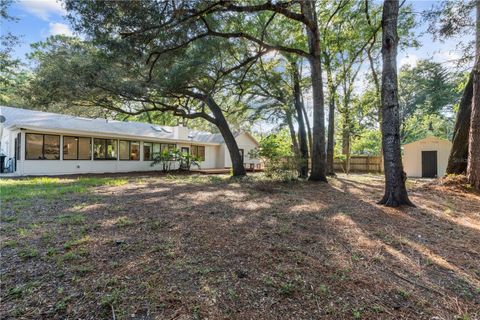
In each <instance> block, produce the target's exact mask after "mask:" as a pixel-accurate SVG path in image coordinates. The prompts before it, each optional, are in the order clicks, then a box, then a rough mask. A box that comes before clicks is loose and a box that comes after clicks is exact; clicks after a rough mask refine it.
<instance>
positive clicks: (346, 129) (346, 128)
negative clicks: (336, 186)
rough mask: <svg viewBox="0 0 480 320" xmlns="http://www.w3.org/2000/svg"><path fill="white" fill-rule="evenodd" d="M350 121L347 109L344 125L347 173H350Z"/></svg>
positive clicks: (343, 151) (344, 151) (343, 148)
mask: <svg viewBox="0 0 480 320" xmlns="http://www.w3.org/2000/svg"><path fill="white" fill-rule="evenodd" d="M349 122H350V119H349V114H348V109H345V121H344V123H343V130H342V131H343V132H342V153H343V154H344V155H345V173H346V174H349V173H350V158H351V157H350V154H351V148H350V124H349Z"/></svg>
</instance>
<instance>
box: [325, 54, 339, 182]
mask: <svg viewBox="0 0 480 320" xmlns="http://www.w3.org/2000/svg"><path fill="white" fill-rule="evenodd" d="M325 68H326V69H327V70H326V71H327V82H328V132H327V169H326V173H327V175H329V176H334V175H335V171H334V168H333V165H334V153H335V98H336V92H335V90H336V88H335V85H334V84H333V75H332V69H331V65H330V58H329V56H328V53H325Z"/></svg>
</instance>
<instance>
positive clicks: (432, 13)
mask: <svg viewBox="0 0 480 320" xmlns="http://www.w3.org/2000/svg"><path fill="white" fill-rule="evenodd" d="M474 11H475V0H442V1H438V2H437V3H435V5H433V6H432V8H430V9H429V10H425V11H424V12H423V13H422V15H423V17H424V18H425V20H426V21H427V22H428V27H427V31H428V32H429V33H431V34H432V35H433V36H434V39H435V40H440V41H443V40H445V39H452V38H455V37H458V38H459V39H461V40H460V41H459V43H458V44H457V48H458V49H460V50H461V52H462V56H461V57H460V58H459V59H458V60H457V64H458V66H461V67H463V66H464V65H465V63H468V62H471V61H472V60H473V59H474V57H475V52H474V50H475V39H474V35H475V14H474ZM459 36H460V37H459ZM469 36H471V37H469Z"/></svg>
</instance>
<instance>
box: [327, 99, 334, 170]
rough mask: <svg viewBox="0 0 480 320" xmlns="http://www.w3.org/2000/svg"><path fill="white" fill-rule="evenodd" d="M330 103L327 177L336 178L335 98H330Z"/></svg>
mask: <svg viewBox="0 0 480 320" xmlns="http://www.w3.org/2000/svg"><path fill="white" fill-rule="evenodd" d="M330 95H332V93H331V92H330ZM329 99H330V100H329V102H328V138H327V175H329V176H334V175H335V170H334V168H333V165H334V153H335V149H334V148H335V96H330V98H329Z"/></svg>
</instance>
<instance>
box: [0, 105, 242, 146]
mask: <svg viewBox="0 0 480 320" xmlns="http://www.w3.org/2000/svg"><path fill="white" fill-rule="evenodd" d="M0 114H2V115H3V116H4V117H5V122H4V126H5V128H11V127H18V128H21V127H24V128H27V129H29V128H36V129H40V130H41V129H46V130H58V131H83V132H90V133H97V134H111V135H120V136H125V135H128V136H135V137H139V138H147V139H148V138H154V139H167V140H182V139H178V137H177V136H176V135H175V127H169V126H159V125H154V124H150V123H142V122H131V121H117V120H107V119H91V118H83V117H75V116H69V115H64V114H58V113H50V112H41V111H36V110H29V109H21V108H13V107H5V106H0ZM187 130H188V140H187V139H183V140H186V141H189V142H202V143H212V144H222V143H224V140H223V137H222V135H221V134H219V133H216V134H215V133H210V132H204V131H196V130H189V129H187ZM240 134H241V133H239V134H236V135H235V136H238V135H240Z"/></svg>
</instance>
